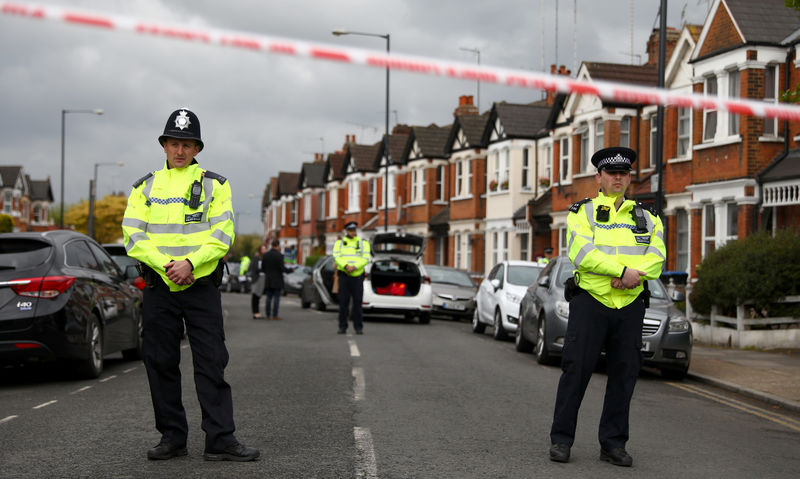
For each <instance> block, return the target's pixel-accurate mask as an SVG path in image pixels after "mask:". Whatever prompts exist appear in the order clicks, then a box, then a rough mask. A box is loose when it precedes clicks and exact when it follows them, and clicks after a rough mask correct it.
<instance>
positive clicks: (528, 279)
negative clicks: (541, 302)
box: [508, 264, 542, 286]
mask: <svg viewBox="0 0 800 479" xmlns="http://www.w3.org/2000/svg"><path fill="white" fill-rule="evenodd" d="M541 271H542V269H541V268H535V267H533V266H520V265H513V264H512V265H509V266H508V282H509V283H511V284H515V285H517V286H530V285H532V284H533V283H535V282H536V278H538V277H539V273H540V272H541Z"/></svg>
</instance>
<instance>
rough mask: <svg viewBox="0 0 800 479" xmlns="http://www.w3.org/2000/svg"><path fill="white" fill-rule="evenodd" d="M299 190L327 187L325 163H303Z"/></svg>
mask: <svg viewBox="0 0 800 479" xmlns="http://www.w3.org/2000/svg"><path fill="white" fill-rule="evenodd" d="M298 185H299V188H321V187H324V186H325V163H323V162H321V161H315V162H309V163H303V167H302V169H301V170H300V179H299V183H298Z"/></svg>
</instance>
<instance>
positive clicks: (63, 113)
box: [59, 108, 103, 229]
mask: <svg viewBox="0 0 800 479" xmlns="http://www.w3.org/2000/svg"><path fill="white" fill-rule="evenodd" d="M67 113H91V114H93V115H102V114H103V110H101V109H100V108H95V109H93V110H61V219H60V220H59V223H60V228H61V229H64V123H66V121H65V120H66V117H67Z"/></svg>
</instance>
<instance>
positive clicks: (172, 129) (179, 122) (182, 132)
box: [158, 108, 203, 151]
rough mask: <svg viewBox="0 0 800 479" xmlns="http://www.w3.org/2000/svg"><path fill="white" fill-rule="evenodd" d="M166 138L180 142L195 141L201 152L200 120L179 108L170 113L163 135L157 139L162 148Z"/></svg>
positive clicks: (190, 112) (192, 113) (188, 111)
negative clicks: (176, 139)
mask: <svg viewBox="0 0 800 479" xmlns="http://www.w3.org/2000/svg"><path fill="white" fill-rule="evenodd" d="M167 138H180V139H182V140H195V141H196V142H197V144H198V145H199V146H200V150H199V151H203V140H201V139H200V120H198V119H197V115H195V114H194V112H192V111H190V110H188V109H186V108H179V109H177V110H175V111H173V112H172V114H171V115H170V116H169V119H168V120H167V125H166V126H165V127H164V134H162V135H161V136H159V137H158V143H159V144H160V145H161V146H164V142H165V141H166V139H167Z"/></svg>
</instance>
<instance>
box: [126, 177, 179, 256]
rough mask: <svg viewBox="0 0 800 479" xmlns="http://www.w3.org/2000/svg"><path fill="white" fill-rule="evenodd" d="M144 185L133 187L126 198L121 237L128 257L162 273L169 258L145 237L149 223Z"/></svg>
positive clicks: (138, 184)
mask: <svg viewBox="0 0 800 479" xmlns="http://www.w3.org/2000/svg"><path fill="white" fill-rule="evenodd" d="M143 189H144V184H143V183H142V182H141V181H140V182H138V183H137V185H135V186H134V187H133V189H132V190H131V194H130V195H129V196H128V205H127V207H126V208H125V214H124V215H123V217H122V237H123V240H124V244H125V251H127V253H128V256H130V257H131V258H135V259H137V260H139V261H141V262H142V263H144V264H146V265H147V266H149V267H151V268H153V269H154V270H156V271H163V269H164V268H163V266H164V265H165V264H167V263H169V261H170V259H171V258H170V257H169V256H167V255H165V254H163V253H161V252H160V251H158V248H157V247H156V245H155V244H153V241H152V240H151V239H150V237H149V236H148V235H147V233H146V231H147V225H148V223H149V221H150V205H149V203H148V201H147V198H146V197H145V195H144V193H143V192H142V191H143Z"/></svg>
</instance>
